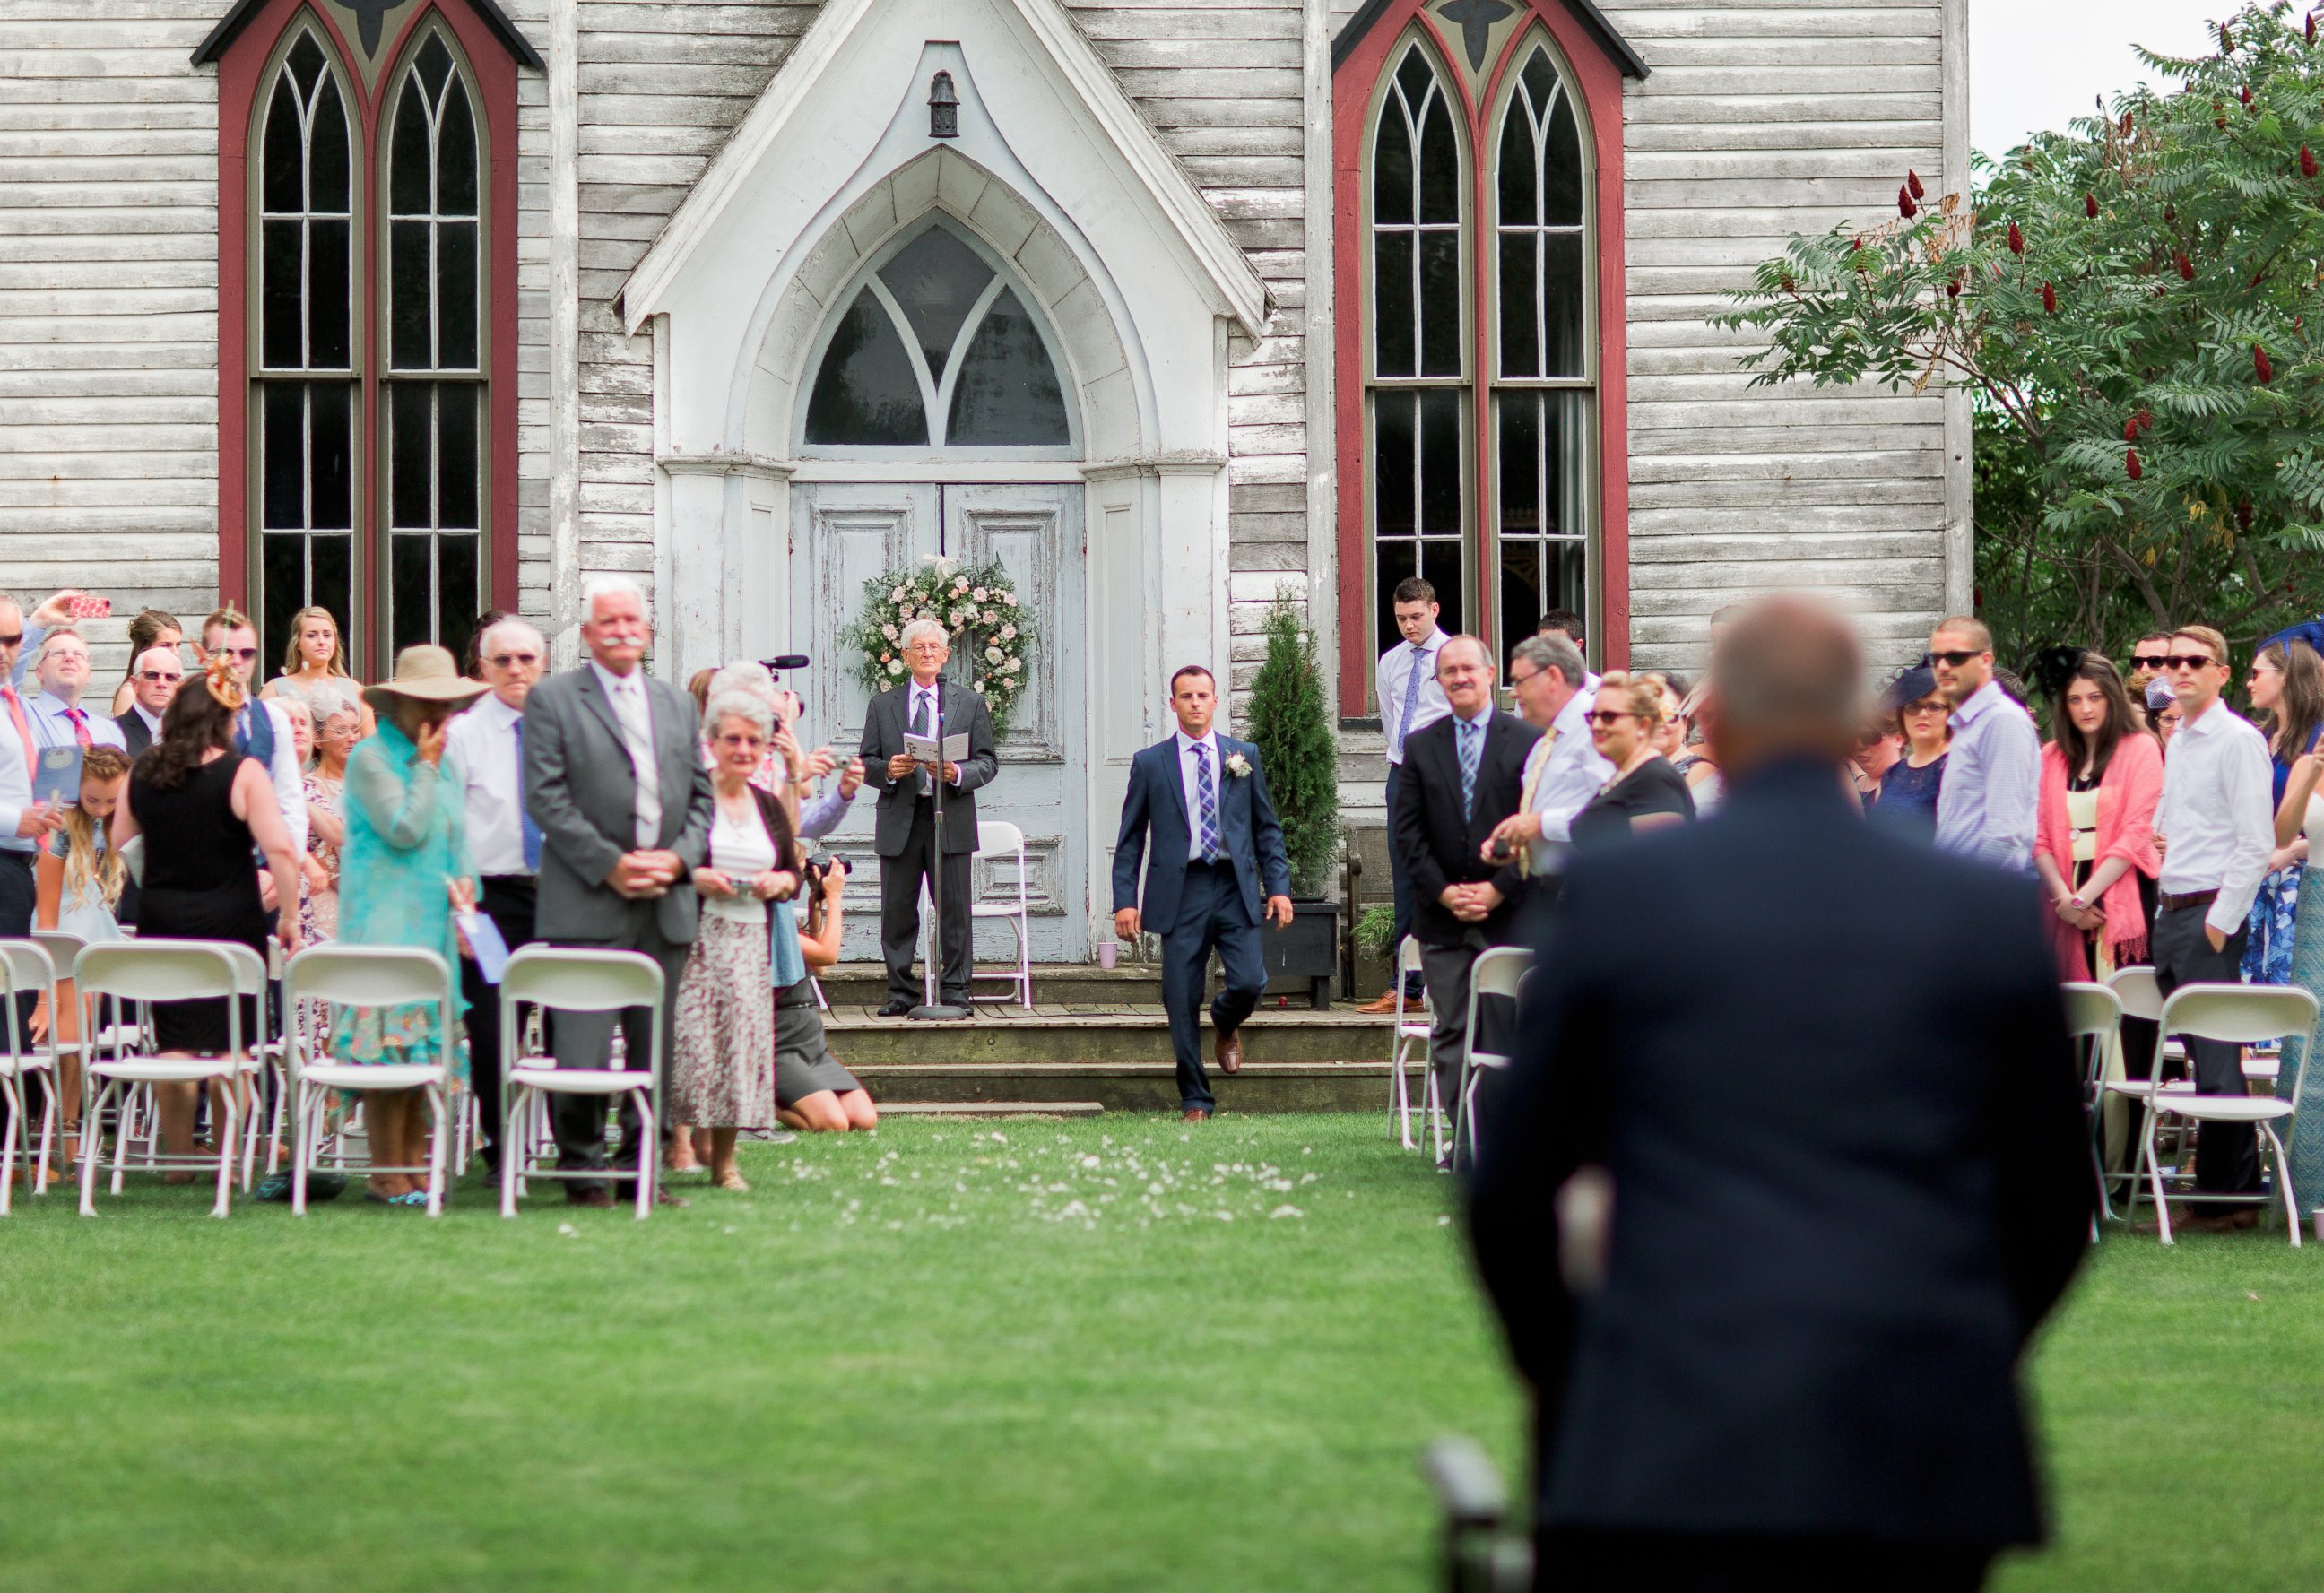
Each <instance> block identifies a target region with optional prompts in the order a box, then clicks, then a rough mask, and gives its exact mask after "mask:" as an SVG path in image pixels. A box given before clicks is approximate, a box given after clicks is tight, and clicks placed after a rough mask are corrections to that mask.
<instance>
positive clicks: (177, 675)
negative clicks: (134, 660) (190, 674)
mask: <svg viewBox="0 0 2324 1593" xmlns="http://www.w3.org/2000/svg"><path fill="white" fill-rule="evenodd" d="M185 677H186V675H185V671H184V670H182V669H176V670H161V669H140V670H139V671H137V678H138V679H140V680H142V681H144V682H145V683H146V684H147V685H149V686H161V685H162V684H163V683H165V682H168V681H171V680H183V679H184V678H185Z"/></svg>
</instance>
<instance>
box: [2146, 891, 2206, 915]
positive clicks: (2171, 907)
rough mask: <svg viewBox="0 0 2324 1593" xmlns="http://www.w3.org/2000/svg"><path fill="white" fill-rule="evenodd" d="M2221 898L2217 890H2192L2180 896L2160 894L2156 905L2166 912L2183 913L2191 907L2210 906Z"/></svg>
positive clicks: (2155, 902) (2156, 899)
mask: <svg viewBox="0 0 2324 1593" xmlns="http://www.w3.org/2000/svg"><path fill="white" fill-rule="evenodd" d="M2218 899H2219V893H2218V891H2217V890H2216V889H2213V890H2190V891H2187V892H2186V893H2184V894H2183V895H2180V896H2158V897H2156V898H2154V905H2155V906H2156V907H2160V908H2162V909H2163V911H2164V912H2166V913H2183V912H2185V911H2186V910H2187V909H2188V908H2190V907H2209V906H2210V905H2211V904H2212V903H2213V902H2215V901H2217V900H2218Z"/></svg>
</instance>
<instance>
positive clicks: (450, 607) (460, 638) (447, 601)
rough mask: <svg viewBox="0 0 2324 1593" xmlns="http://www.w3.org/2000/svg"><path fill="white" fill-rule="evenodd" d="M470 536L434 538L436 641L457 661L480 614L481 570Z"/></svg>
mask: <svg viewBox="0 0 2324 1593" xmlns="http://www.w3.org/2000/svg"><path fill="white" fill-rule="evenodd" d="M480 540H481V539H479V538H477V537H474V536H466V537H457V536H456V537H438V538H437V539H436V642H437V645H438V646H439V647H447V648H449V649H452V656H453V657H455V658H457V657H459V656H460V654H461V653H463V652H465V651H466V649H467V646H468V631H470V629H471V628H473V627H474V626H475V622H476V616H477V614H479V613H481V612H483V611H484V594H483V592H482V591H480V590H479V587H480V585H481V582H480V580H479V576H480V575H481V573H482V572H481V570H480V568H479V563H478V558H477V552H478V548H477V543H478V542H479V541H480Z"/></svg>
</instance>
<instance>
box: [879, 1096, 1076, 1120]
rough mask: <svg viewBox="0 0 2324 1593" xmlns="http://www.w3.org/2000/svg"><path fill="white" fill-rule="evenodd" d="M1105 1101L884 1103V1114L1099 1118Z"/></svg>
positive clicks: (882, 1103)
mask: <svg viewBox="0 0 2324 1593" xmlns="http://www.w3.org/2000/svg"><path fill="white" fill-rule="evenodd" d="M1104 1113H1105V1102H1103V1101H1102V1100H883V1101H881V1103H880V1114H881V1116H882V1117H892V1118H1028V1117H1031V1118H1095V1117H1102V1116H1103V1115H1104Z"/></svg>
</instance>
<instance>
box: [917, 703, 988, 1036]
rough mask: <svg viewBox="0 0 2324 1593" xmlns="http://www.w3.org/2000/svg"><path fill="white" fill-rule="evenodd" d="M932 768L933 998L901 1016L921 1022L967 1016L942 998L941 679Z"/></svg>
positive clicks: (930, 948)
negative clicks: (933, 817) (934, 813)
mask: <svg viewBox="0 0 2324 1593" xmlns="http://www.w3.org/2000/svg"><path fill="white" fill-rule="evenodd" d="M944 747H945V711H944V682H943V681H942V680H938V681H937V682H936V772H935V773H934V774H933V775H931V776H929V777H928V788H929V791H930V793H931V794H932V796H933V798H934V800H935V802H936V842H935V847H936V867H934V868H932V869H930V870H928V905H929V909H930V911H931V912H932V914H933V915H934V916H935V918H936V923H935V925H933V932H932V933H931V934H930V935H929V936H928V952H929V956H928V962H929V963H930V965H931V966H930V967H929V970H928V971H929V975H930V977H929V979H928V981H927V984H928V989H927V990H924V991H923V992H922V993H923V994H929V995H933V996H935V997H936V999H934V1000H928V1001H923V1002H922V1003H921V1004H920V1005H918V1007H915V1008H912V1009H911V1011H910V1012H908V1013H907V1014H905V1016H906V1017H910V1018H913V1019H915V1020H917V1021H918V1022H921V1023H960V1022H963V1021H964V1020H965V1019H966V1018H967V1017H969V1010H968V1008H965V1007H952V1006H947V1005H946V1004H945V1001H944V999H943V997H944V962H945V947H944V943H945V916H944V876H945V844H944V806H945V805H944V793H945V772H944V766H945V755H944ZM974 927H975V925H970V928H971V929H972V930H973V928H974Z"/></svg>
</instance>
